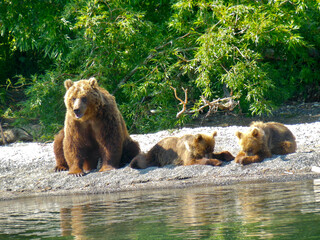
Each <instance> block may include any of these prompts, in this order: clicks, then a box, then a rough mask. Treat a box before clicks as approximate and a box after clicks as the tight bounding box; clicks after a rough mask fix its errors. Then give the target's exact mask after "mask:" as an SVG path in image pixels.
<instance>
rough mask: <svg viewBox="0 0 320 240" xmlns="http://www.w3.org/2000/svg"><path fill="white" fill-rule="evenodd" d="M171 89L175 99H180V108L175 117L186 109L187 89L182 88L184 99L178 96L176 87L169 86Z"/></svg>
mask: <svg viewBox="0 0 320 240" xmlns="http://www.w3.org/2000/svg"><path fill="white" fill-rule="evenodd" d="M170 88H171V89H173V92H174V96H175V98H176V99H177V100H179V101H180V103H179V105H182V110H181V111H180V112H178V113H177V115H176V118H179V117H180V116H181V115H182V114H183V113H184V112H185V111H186V110H187V104H188V89H185V88H182V90H183V91H184V101H183V100H182V99H181V98H179V97H178V95H177V89H175V88H174V87H172V86H170Z"/></svg>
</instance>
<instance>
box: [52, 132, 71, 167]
mask: <svg viewBox="0 0 320 240" xmlns="http://www.w3.org/2000/svg"><path fill="white" fill-rule="evenodd" d="M63 139H64V130H63V129H62V130H60V132H59V133H58V134H57V135H56V136H55V137H54V142H53V152H54V155H55V157H56V167H55V168H54V170H55V171H56V172H60V171H67V170H68V169H69V167H68V164H67V162H66V159H65V157H64V153H63Z"/></svg>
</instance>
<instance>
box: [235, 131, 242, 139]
mask: <svg viewBox="0 0 320 240" xmlns="http://www.w3.org/2000/svg"><path fill="white" fill-rule="evenodd" d="M236 136H237V137H238V138H239V139H241V138H242V132H239V131H236Z"/></svg>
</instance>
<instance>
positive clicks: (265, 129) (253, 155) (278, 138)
mask: <svg viewBox="0 0 320 240" xmlns="http://www.w3.org/2000/svg"><path fill="white" fill-rule="evenodd" d="M236 136H237V137H238V138H239V144H240V147H241V151H240V152H239V153H238V155H237V156H236V158H235V161H236V162H237V163H240V164H243V165H246V164H250V163H255V162H261V161H263V159H265V158H269V157H271V156H272V154H276V155H284V154H288V153H293V152H295V151H296V148H297V144H296V141H295V137H294V136H293V134H292V132H291V131H290V130H289V129H288V128H287V127H285V126H284V125H283V124H281V123H277V122H267V123H263V122H252V123H251V125H250V129H249V131H248V132H247V133H242V132H236Z"/></svg>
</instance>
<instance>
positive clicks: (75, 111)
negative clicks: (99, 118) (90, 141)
mask: <svg viewBox="0 0 320 240" xmlns="http://www.w3.org/2000/svg"><path fill="white" fill-rule="evenodd" d="M73 112H74V114H75V115H76V117H77V118H81V117H82V116H83V114H82V113H81V110H80V108H77V109H73Z"/></svg>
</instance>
